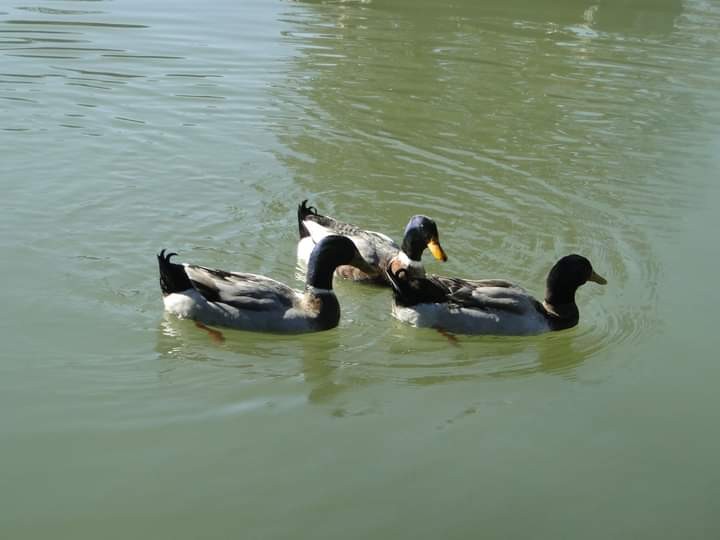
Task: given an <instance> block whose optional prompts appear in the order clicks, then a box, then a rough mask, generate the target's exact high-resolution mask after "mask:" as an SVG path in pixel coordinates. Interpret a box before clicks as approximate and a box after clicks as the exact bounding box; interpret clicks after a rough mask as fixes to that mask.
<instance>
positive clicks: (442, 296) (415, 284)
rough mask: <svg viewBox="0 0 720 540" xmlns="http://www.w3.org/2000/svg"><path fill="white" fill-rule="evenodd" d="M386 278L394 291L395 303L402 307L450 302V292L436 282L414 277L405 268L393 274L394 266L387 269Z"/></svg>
mask: <svg viewBox="0 0 720 540" xmlns="http://www.w3.org/2000/svg"><path fill="white" fill-rule="evenodd" d="M385 276H386V277H387V279H388V281H389V282H390V286H391V287H392V289H393V298H394V299H395V303H396V304H398V305H401V306H415V305H417V304H432V303H438V302H439V303H443V302H447V301H448V300H449V297H448V291H447V290H446V288H445V287H443V286H442V285H441V284H439V283H438V282H437V281H436V280H433V279H428V278H424V277H412V276H411V275H410V274H408V271H407V270H406V269H405V268H400V269H399V270H398V271H397V272H393V270H392V264H390V265H388V267H387V268H386V269H385Z"/></svg>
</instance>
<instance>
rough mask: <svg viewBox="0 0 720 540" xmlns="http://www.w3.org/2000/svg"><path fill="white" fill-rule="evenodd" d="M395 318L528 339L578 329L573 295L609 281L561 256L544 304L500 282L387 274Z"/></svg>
mask: <svg viewBox="0 0 720 540" xmlns="http://www.w3.org/2000/svg"><path fill="white" fill-rule="evenodd" d="M387 275H388V279H389V280H390V283H391V285H392V287H393V297H394V302H393V316H394V317H395V318H397V319H399V320H401V321H403V322H406V323H409V324H411V325H413V326H418V327H430V328H437V329H439V330H443V331H448V332H453V333H458V334H489V335H532V334H542V333H544V332H550V331H555V330H564V329H566V328H572V327H573V326H575V325H577V323H578V320H579V317H580V313H579V311H578V307H577V305H576V304H575V291H577V289H578V287H580V286H581V285H584V284H585V283H586V282H588V281H593V282H595V283H599V284H601V285H605V284H606V283H607V281H606V280H605V279H604V278H603V277H601V276H599V275H598V274H597V273H595V271H594V270H593V267H592V265H591V264H590V261H589V260H587V259H586V258H585V257H582V256H580V255H574V254H573V255H567V256H565V257H562V258H561V259H560V260H559V261H558V262H557V263H555V265H554V266H553V267H552V269H551V270H550V272H549V274H548V276H547V281H546V291H545V300H544V301H542V302H540V301H538V300H536V299H535V298H534V297H533V296H531V295H530V294H529V293H528V292H527V291H526V290H525V289H523V288H522V287H520V286H518V285H516V284H514V283H511V282H509V281H505V280H501V279H485V280H470V279H459V278H449V277H440V276H432V277H429V278H423V277H416V276H410V275H408V274H407V272H406V271H405V270H404V269H400V270H398V271H394V270H392V269H391V268H388V270H387Z"/></svg>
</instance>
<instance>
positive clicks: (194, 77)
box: [165, 73, 223, 79]
mask: <svg viewBox="0 0 720 540" xmlns="http://www.w3.org/2000/svg"><path fill="white" fill-rule="evenodd" d="M165 77H187V78H190V79H210V78H217V79H221V78H222V77H223V76H222V75H200V74H197V73H166V74H165Z"/></svg>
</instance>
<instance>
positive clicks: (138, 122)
mask: <svg viewBox="0 0 720 540" xmlns="http://www.w3.org/2000/svg"><path fill="white" fill-rule="evenodd" d="M115 120H122V121H123V122H130V123H132V124H141V125H145V124H146V122H144V121H142V120H135V119H134V118H126V117H124V116H116V117H115Z"/></svg>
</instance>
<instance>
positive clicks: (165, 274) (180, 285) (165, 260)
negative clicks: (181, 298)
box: [157, 249, 193, 296]
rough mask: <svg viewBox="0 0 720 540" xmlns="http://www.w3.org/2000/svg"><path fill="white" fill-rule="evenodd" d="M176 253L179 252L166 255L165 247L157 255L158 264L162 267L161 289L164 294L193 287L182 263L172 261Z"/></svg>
mask: <svg viewBox="0 0 720 540" xmlns="http://www.w3.org/2000/svg"><path fill="white" fill-rule="evenodd" d="M175 255H177V253H168V254H167V255H166V254H165V250H164V249H163V250H162V251H161V252H160V253H158V256H157V258H158V266H159V267H160V289H162V292H163V295H164V296H167V295H168V294H172V293H176V292H182V291H187V290H188V289H192V288H193V286H192V283H191V282H190V278H188V277H187V274H186V273H185V267H184V266H183V265H182V264H175V263H173V262H170V257H173V256H175Z"/></svg>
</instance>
